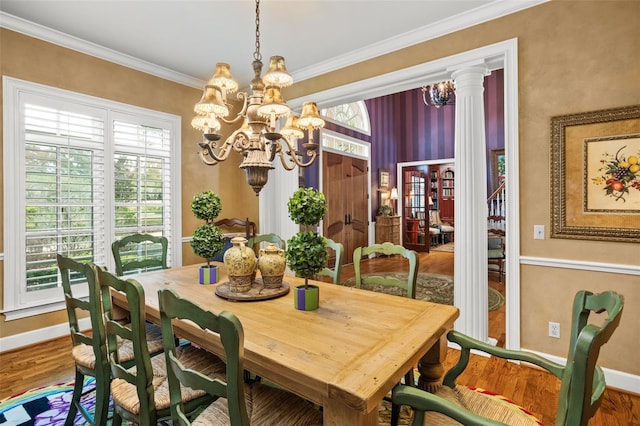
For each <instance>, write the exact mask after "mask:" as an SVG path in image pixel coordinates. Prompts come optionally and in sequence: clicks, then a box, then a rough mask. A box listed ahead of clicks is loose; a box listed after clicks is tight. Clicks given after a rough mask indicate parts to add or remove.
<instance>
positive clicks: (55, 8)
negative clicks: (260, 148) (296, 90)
mask: <svg viewBox="0 0 640 426" xmlns="http://www.w3.org/2000/svg"><path fill="white" fill-rule="evenodd" d="M538 3H540V0H519V1H514V0H497V1H496V0H442V1H437V0H411V1H405V0H263V1H262V2H261V3H260V50H261V54H262V60H263V62H264V63H265V68H266V67H267V66H268V61H269V57H270V56H271V55H280V56H284V57H285V59H286V65H287V68H288V70H289V72H290V73H291V74H293V76H294V78H295V79H296V80H302V79H305V78H309V77H312V76H314V75H318V74H322V73H325V72H328V71H330V70H332V69H338V68H340V67H342V66H345V65H348V64H351V63H355V62H359V61H361V60H364V59H367V58H371V57H375V56H378V55H380V54H383V53H386V52H389V51H393V50H397V49H399V48H402V47H405V46H409V45H411V44H415V43H418V42H420V41H423V40H427V39H429V38H433V37H436V36H439V35H442V34H444V33H448V32H451V31H455V30H458V29H460V28H464V27H467V26H470V25H473V24H476V23H479V22H483V21H487V20H490V19H493V18H496V17H498V16H502V15H505V14H508V13H512V12H514V11H517V10H521V9H524V8H527V7H531V6H533V5H535V4H538ZM34 24H37V25H34ZM0 25H2V26H3V27H7V28H10V29H13V30H15V31H19V32H23V33H26V34H29V35H32V36H36V37H38V38H42V39H45V40H48V41H53V42H55V43H57V44H60V45H63V46H66V47H70V48H73V49H76V50H79V51H83V52H85V53H89V54H92V55H95V56H98V57H103V58H105V59H109V60H112V61H114V62H118V63H123V64H125V65H127V66H131V67H132V68H136V69H140V70H143V71H146V72H150V73H152V74H155V75H160V76H162V77H165V78H169V79H172V80H174V81H178V82H181V83H184V84H189V85H192V86H194V87H200V86H201V85H202V84H203V82H205V81H206V80H208V78H209V77H210V76H211V73H212V72H213V70H214V68H215V64H216V62H227V63H229V64H230V65H231V71H232V73H233V75H234V76H235V78H236V79H237V80H238V81H239V83H240V86H241V87H246V86H248V84H249V81H250V80H251V78H252V77H253V71H252V68H251V62H252V61H253V53H254V50H255V36H256V34H255V3H254V2H253V1H251V0H208V1H207V0H119V1H118V0H111V1H105V0H83V1H80V0H1V1H0ZM51 30H54V31H51ZM86 42H89V43H86Z"/></svg>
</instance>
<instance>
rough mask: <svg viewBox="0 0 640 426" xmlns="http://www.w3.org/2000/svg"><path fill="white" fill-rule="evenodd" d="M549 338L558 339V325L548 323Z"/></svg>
mask: <svg viewBox="0 0 640 426" xmlns="http://www.w3.org/2000/svg"><path fill="white" fill-rule="evenodd" d="M549 337H555V338H556V339H559V338H560V323H559V322H551V321H549Z"/></svg>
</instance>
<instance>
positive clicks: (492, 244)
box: [487, 233, 505, 282]
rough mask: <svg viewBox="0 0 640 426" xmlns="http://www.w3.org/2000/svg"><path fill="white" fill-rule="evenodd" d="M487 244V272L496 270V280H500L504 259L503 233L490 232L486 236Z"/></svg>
mask: <svg viewBox="0 0 640 426" xmlns="http://www.w3.org/2000/svg"><path fill="white" fill-rule="evenodd" d="M487 246H488V251H487V260H488V262H489V272H497V273H498V281H499V282H502V277H503V275H504V261H505V250H504V234H496V233H490V234H489V236H488V237H487Z"/></svg>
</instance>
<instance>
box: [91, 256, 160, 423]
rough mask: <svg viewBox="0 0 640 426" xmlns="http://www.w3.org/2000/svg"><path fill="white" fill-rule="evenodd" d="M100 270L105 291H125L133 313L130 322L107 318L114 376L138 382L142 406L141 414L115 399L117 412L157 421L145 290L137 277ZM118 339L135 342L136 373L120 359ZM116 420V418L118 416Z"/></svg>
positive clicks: (139, 420) (140, 420) (129, 418)
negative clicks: (123, 322)
mask: <svg viewBox="0 0 640 426" xmlns="http://www.w3.org/2000/svg"><path fill="white" fill-rule="evenodd" d="M97 274H98V282H99V284H100V288H101V291H102V292H103V293H104V294H110V292H111V291H112V290H114V291H119V292H121V293H124V295H125V296H126V298H127V304H128V308H129V314H130V316H129V319H130V323H129V324H122V323H121V322H119V321H116V320H113V319H107V320H106V321H105V332H106V337H107V347H108V352H109V359H110V366H111V376H112V379H122V380H125V381H126V382H128V383H131V384H132V385H133V386H135V389H136V392H137V396H138V400H139V404H140V410H139V413H138V414H135V413H132V412H130V411H128V410H126V409H124V408H122V407H121V406H120V405H118V404H115V403H114V412H115V413H114V414H116V416H117V417H120V418H121V419H125V420H127V421H130V422H133V423H136V424H140V425H151V424H153V425H155V424H156V422H157V418H158V413H157V411H156V406H155V403H154V390H153V382H152V381H153V368H152V366H151V356H150V354H149V348H148V347H147V341H146V325H145V302H144V290H143V288H142V286H141V285H140V283H138V282H137V281H134V280H127V281H124V280H122V279H120V278H118V277H116V276H114V275H112V274H111V273H109V272H107V271H105V270H101V269H98V271H97ZM109 303H110V302H109ZM118 340H122V341H129V342H130V343H131V344H132V346H133V353H134V358H135V360H136V372H135V374H134V373H133V372H131V371H129V365H127V364H123V363H122V362H121V361H120V359H119V357H118V352H117V350H116V348H117V341H118ZM169 414H170V413H169V412H168V411H167V413H164V415H169ZM161 417H162V415H161ZM118 421H120V420H118ZM115 423H116V418H114V424H115Z"/></svg>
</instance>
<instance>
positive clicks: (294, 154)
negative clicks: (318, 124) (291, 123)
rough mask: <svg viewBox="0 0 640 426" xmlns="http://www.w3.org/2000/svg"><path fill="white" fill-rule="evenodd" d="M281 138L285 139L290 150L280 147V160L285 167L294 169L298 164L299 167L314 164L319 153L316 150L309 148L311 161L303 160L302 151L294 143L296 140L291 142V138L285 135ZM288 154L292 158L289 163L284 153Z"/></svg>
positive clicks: (308, 152) (308, 153)
mask: <svg viewBox="0 0 640 426" xmlns="http://www.w3.org/2000/svg"><path fill="white" fill-rule="evenodd" d="M280 140H284V141H285V143H286V144H287V148H288V151H284V150H282V149H280V152H279V154H280V161H281V162H282V165H283V166H284V168H285V169H287V170H293V169H294V168H295V167H296V166H298V167H309V166H310V165H311V164H313V162H314V161H315V159H316V156H317V155H318V153H317V152H316V151H309V150H307V155H309V156H310V157H311V158H310V159H309V161H307V162H303V161H302V160H300V157H302V155H303V154H302V152H300V151H298V150H297V149H296V148H295V146H294V143H295V142H291V141H290V140H289V139H287V138H285V137H283V138H281V139H280ZM285 153H286V154H287V155H288V158H290V159H291V163H289V162H288V161H287V160H286V158H285V156H284V154H285Z"/></svg>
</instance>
